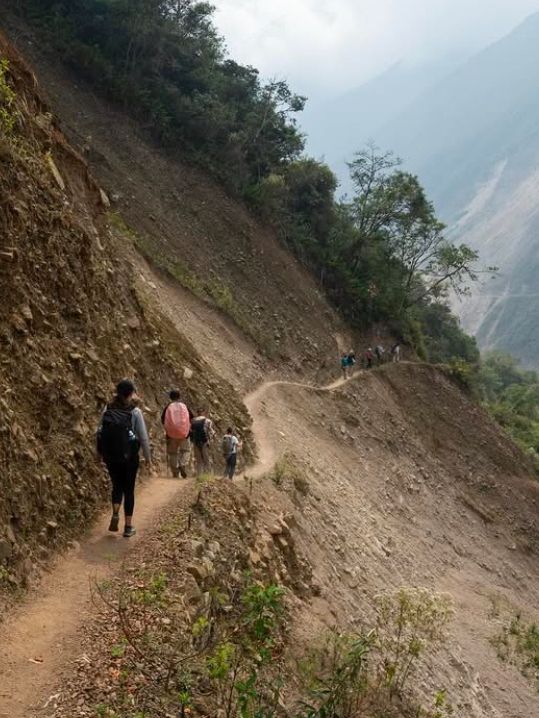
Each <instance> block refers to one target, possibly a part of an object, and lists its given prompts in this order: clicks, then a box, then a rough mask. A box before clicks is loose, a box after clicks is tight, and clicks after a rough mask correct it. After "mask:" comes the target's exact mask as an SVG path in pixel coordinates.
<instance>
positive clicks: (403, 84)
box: [301, 59, 457, 191]
mask: <svg viewBox="0 0 539 718" xmlns="http://www.w3.org/2000/svg"><path fill="white" fill-rule="evenodd" d="M456 66H457V60H456V59H454V60H453V59H447V60H445V61H440V62H438V63H434V62H433V63H429V64H427V65H420V66H418V67H408V66H407V65H406V64H404V63H402V62H401V63H396V64H395V65H392V66H391V67H390V68H389V69H388V70H386V71H385V72H383V73H382V74H381V75H379V76H377V77H375V78H374V79H372V80H370V81H369V82H367V83H365V84H364V85H362V86H361V87H358V88H357V89H355V90H350V91H349V92H347V93H345V94H343V95H340V96H338V97H335V98H333V99H332V100H331V101H324V102H322V103H320V102H318V103H316V102H308V103H307V106H306V108H305V110H304V112H303V116H302V120H301V123H302V126H303V127H304V128H305V130H306V132H307V146H308V150H309V152H310V153H312V154H313V155H314V156H315V157H323V158H324V159H325V161H326V162H327V163H328V164H329V165H330V166H331V167H332V169H333V170H334V172H336V173H337V176H338V178H339V180H340V182H341V188H342V189H343V190H344V191H348V190H349V189H350V183H349V174H348V168H347V166H346V162H349V161H351V159H352V157H353V154H354V152H357V151H359V150H360V149H361V148H362V147H363V146H364V144H365V143H366V142H368V141H369V140H371V139H373V138H375V137H376V136H377V135H378V132H379V130H380V128H381V127H383V126H384V125H385V124H387V122H388V121H389V120H390V118H392V117H395V116H398V115H400V114H401V113H402V112H404V111H405V110H406V109H407V108H408V107H410V106H413V104H414V102H415V101H416V100H417V98H418V97H420V96H421V95H422V94H423V93H424V92H425V91H426V90H428V89H429V88H430V87H431V86H433V85H435V84H436V83H437V82H439V81H440V80H441V79H442V77H444V76H445V75H448V74H449V73H450V72H451V71H452V70H453V69H454V68H455V67H456Z"/></svg>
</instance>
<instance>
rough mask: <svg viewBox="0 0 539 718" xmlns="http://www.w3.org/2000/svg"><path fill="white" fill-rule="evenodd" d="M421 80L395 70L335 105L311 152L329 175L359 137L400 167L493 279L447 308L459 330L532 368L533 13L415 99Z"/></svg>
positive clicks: (536, 246) (538, 77)
mask: <svg viewBox="0 0 539 718" xmlns="http://www.w3.org/2000/svg"><path fill="white" fill-rule="evenodd" d="M427 76H428V73H427V72H425V73H422V72H419V75H415V76H414V74H413V73H412V75H410V74H408V73H406V72H405V73H404V76H403V68H401V67H400V66H396V67H393V68H391V69H390V70H389V71H388V72H387V73H385V74H384V75H382V76H381V77H379V78H377V80H376V81H373V82H372V83H370V84H369V85H367V86H365V87H363V88H361V89H360V90H358V91H357V92H356V93H351V94H350V95H349V96H347V97H344V98H341V99H340V100H339V101H336V102H335V103H334V106H335V112H334V116H330V117H325V118H322V119H321V120H320V125H319V127H326V128H327V129H326V130H325V139H324V137H323V136H320V135H317V134H316V132H315V133H314V135H313V137H314V139H313V143H312V147H314V148H316V147H317V143H318V142H320V145H322V141H324V143H325V144H326V146H327V147H328V148H330V149H329V150H328V151H327V153H326V156H327V159H328V160H329V161H330V162H332V163H333V166H334V169H337V170H338V168H339V163H338V161H336V160H335V156H336V154H335V153H336V148H338V153H340V155H342V156H348V157H349V156H350V155H351V154H352V153H353V151H354V150H355V149H356V148H357V147H358V146H360V145H361V142H362V140H363V139H364V138H366V137H367V136H370V137H372V138H373V139H374V141H375V142H376V143H377V144H378V145H379V146H381V147H383V148H385V149H393V150H394V151H395V152H396V153H397V154H399V155H400V156H401V157H403V158H405V160H406V166H407V168H408V169H411V170H412V171H414V172H416V173H417V174H418V175H419V176H420V178H421V181H422V182H423V184H424V185H425V186H426V188H427V190H428V192H429V195H430V196H431V197H432V198H433V200H434V202H435V204H436V207H437V209H438V213H439V214H440V216H441V217H442V219H444V220H445V221H446V222H448V223H449V224H450V227H451V230H450V231H451V233H452V236H453V238H455V239H458V240H462V241H465V242H467V243H469V244H471V245H472V246H473V247H475V248H476V249H477V250H479V252H480V254H481V257H482V261H483V262H484V263H485V264H488V265H496V266H498V267H499V268H500V274H499V276H498V277H497V278H496V279H494V280H490V281H488V280H487V278H485V282H484V283H483V285H482V286H481V287H479V288H477V289H475V290H474V294H473V296H472V297H471V298H470V299H467V300H466V301H465V302H464V303H462V304H459V305H458V307H457V309H458V311H459V312H460V314H461V317H462V319H463V323H464V326H465V327H466V328H467V329H468V330H469V331H471V332H473V333H475V334H476V336H477V337H478V340H479V343H480V345H481V346H482V347H483V348H498V349H503V350H507V351H510V352H511V353H513V354H514V355H515V356H518V357H520V358H521V359H522V361H523V362H524V364H525V365H527V366H534V367H539V320H538V317H539V13H537V14H534V15H532V16H530V17H529V18H528V19H527V20H525V21H524V22H523V23H522V24H521V25H519V26H518V27H517V28H516V29H515V30H514V31H513V32H511V33H510V34H509V35H507V36H506V37H504V38H503V39H501V40H500V41H498V42H496V43H495V44H493V45H491V46H490V47H488V48H487V49H485V50H483V51H482V52H480V53H478V54H477V55H475V56H473V57H472V58H471V59H469V60H467V61H466V62H465V63H463V64H461V65H460V66H459V67H458V68H457V69H453V71H451V72H450V73H449V74H447V75H446V76H445V77H440V76H438V78H437V80H436V81H435V82H434V83H433V84H432V83H431V84H430V86H429V87H427V88H425V87H423V89H422V91H420V86H421V81H423V80H424V81H425V82H426V81H427V80H426V78H427ZM413 88H416V89H417V91H415V92H414V89H413ZM412 96H413V98H412ZM408 97H410V98H412V100H411V101H410V102H407V98H408ZM353 107H356V109H357V111H356V113H355V114H354V112H353V110H352V108H353ZM347 108H348V109H347ZM328 114H329V111H328ZM364 115H367V116H368V119H367V117H364ZM384 119H385V121H384ZM311 131H312V129H311ZM356 139H357V141H356ZM338 153H337V156H339V155H338Z"/></svg>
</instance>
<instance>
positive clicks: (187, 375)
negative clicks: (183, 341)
mask: <svg viewBox="0 0 539 718" xmlns="http://www.w3.org/2000/svg"><path fill="white" fill-rule="evenodd" d="M183 378H184V379H187V380H188V379H192V378H193V370H192V369H189V367H188V366H186V367H184V368H183Z"/></svg>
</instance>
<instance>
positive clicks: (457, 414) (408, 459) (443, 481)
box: [16, 364, 539, 718]
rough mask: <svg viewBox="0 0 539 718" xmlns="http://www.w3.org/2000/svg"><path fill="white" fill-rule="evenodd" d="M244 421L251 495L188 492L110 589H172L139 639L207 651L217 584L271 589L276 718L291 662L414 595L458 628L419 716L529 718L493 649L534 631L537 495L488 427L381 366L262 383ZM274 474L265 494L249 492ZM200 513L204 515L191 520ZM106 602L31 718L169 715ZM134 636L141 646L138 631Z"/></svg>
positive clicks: (446, 387) (446, 398) (167, 698)
mask: <svg viewBox="0 0 539 718" xmlns="http://www.w3.org/2000/svg"><path fill="white" fill-rule="evenodd" d="M410 387H413V388H414V391H413V392H411V391H410ZM247 403H248V405H249V408H250V411H251V413H252V415H253V419H254V422H253V430H254V433H255V437H256V440H257V443H258V444H259V445H260V446H261V447H262V448H263V451H261V456H263V457H264V460H265V462H266V465H265V466H262V467H255V468H254V471H253V473H251V472H249V475H250V476H251V477H253V476H255V477H256V481H252V482H251V483H250V484H248V483H245V482H243V481H239V482H237V483H235V484H234V485H233V486H230V485H229V484H227V483H225V484H224V485H223V484H217V485H216V486H208V487H206V489H205V490H204V492H203V494H202V499H200V494H199V499H196V496H195V492H192V490H191V489H189V490H188V493H186V494H185V495H184V496H183V497H182V499H181V500H180V501H178V503H177V504H176V505H175V506H173V507H172V509H171V512H170V513H169V514H167V515H166V516H165V517H164V520H163V522H162V524H161V525H160V526H158V527H156V530H155V532H154V533H153V534H152V535H151V536H150V537H149V539H148V543H147V544H146V545H141V546H140V548H139V551H138V553H137V554H136V555H135V556H133V557H132V559H130V560H129V561H128V565H127V567H126V571H125V573H124V574H123V576H122V575H117V576H116V577H115V579H114V582H115V585H116V586H117V587H118V590H120V591H123V592H124V593H123V595H124V597H125V596H126V595H129V593H130V592H133V596H135V597H136V591H137V590H138V591H139V592H140V586H141V582H145V581H146V582H149V581H151V580H152V577H155V576H157V575H160V576H164V577H165V582H166V583H167V585H170V587H171V589H170V590H171V593H170V596H169V597H167V600H166V601H165V602H163V603H159V604H158V605H156V607H155V609H152V608H151V606H150V608H149V609H148V610H146V611H145V621H147V623H143V624H142V625H144V626H146V625H148V624H149V625H151V626H152V627H153V626H156V628H155V629H154V630H158V629H157V626H158V625H159V622H161V621H163V623H165V621H166V626H168V627H169V628H167V629H166V636H165V637H164V640H166V641H167V645H169V642H174V641H175V636H176V634H175V633H174V631H178V634H177V635H178V638H179V637H180V636H181V635H182V634H181V630H185V631H187V634H189V631H190V628H189V627H190V626H191V625H192V623H193V622H195V621H196V620H197V619H199V618H200V616H201V615H202V616H206V615H208V616H210V619H211V621H212V626H213V629H214V630H215V631H216V633H217V634H218V631H219V625H220V622H221V621H222V620H226V615H227V613H226V612H221V613H220V612H219V610H218V609H215V608H212V607H211V606H210V608H208V606H207V603H208V602H207V599H205V596H206V595H214V594H218V595H220V596H223V597H224V598H223V600H225V599H226V601H227V603H226V605H227V611H234V610H235V608H234V602H235V600H236V599H235V597H236V598H237V596H238V593H239V592H240V591H241V572H240V571H237V570H231V569H230V567H239V566H241V567H242V571H247V572H248V575H252V576H253V577H255V578H256V579H257V580H260V581H263V582H265V583H267V582H268V581H271V582H274V581H277V582H278V583H279V584H281V585H283V586H285V587H286V589H287V604H288V607H289V611H290V613H289V617H288V626H287V635H286V639H285V646H283V645H282V644H279V650H278V655H279V658H280V657H281V651H283V649H285V650H286V653H285V656H286V660H287V661H288V664H287V665H288V671H287V672H286V674H285V680H284V682H283V685H282V686H281V694H282V700H281V705H285V706H286V707H287V709H288V710H289V711H290V712H292V711H291V707H292V705H293V702H294V698H295V697H297V691H298V684H297V680H296V678H297V677H296V668H297V666H296V664H295V662H294V659H295V658H298V657H299V656H302V655H303V656H304V655H311V653H310V652H311V651H313V649H314V647H315V646H317V645H318V643H319V642H320V641H321V638H322V637H323V636H325V635H326V636H327V631H328V630H329V629H330V628H335V627H336V628H337V630H339V631H343V632H348V631H353V630H361V628H362V627H365V626H369V625H370V624H371V621H372V618H373V608H374V597H375V596H378V595H380V594H381V593H385V592H387V591H392V590H395V589H399V588H401V587H403V586H407V587H410V586H424V587H426V588H428V589H429V590H431V591H437V592H440V591H441V592H444V593H445V594H448V595H449V596H450V597H451V601H452V604H453V606H454V611H455V615H454V619H453V621H452V625H451V627H450V633H449V636H448V638H447V639H446V640H445V641H444V643H443V646H442V647H441V650H439V651H437V652H436V653H435V654H434V655H429V657H428V663H429V667H428V668H425V670H423V671H421V673H420V675H419V676H418V677H417V680H414V681H413V683H414V685H415V690H416V691H417V692H418V694H419V696H420V697H421V700H422V701H423V703H424V705H429V704H430V703H431V701H432V697H433V696H434V695H435V694H436V693H437V691H440V690H441V689H444V690H445V691H446V692H447V697H448V700H449V701H450V702H451V704H452V705H453V706H454V713H453V715H455V716H456V717H457V718H517V717H518V718H535V716H536V715H537V710H538V709H539V696H538V694H537V692H536V690H535V686H534V681H533V678H526V677H525V676H524V675H522V674H521V673H520V671H519V669H518V667H517V666H516V665H512V664H505V663H503V662H502V661H501V660H500V659H499V657H498V655H497V651H496V647H495V645H493V642H494V641H495V640H496V639H497V637H498V636H499V635H500V632H501V630H502V628H503V626H504V625H506V624H507V623H508V622H509V621H510V620H511V619H512V618H513V617H514V616H515V615H517V614H519V613H521V614H522V615H523V616H524V618H525V620H526V621H530V620H535V618H536V616H537V607H538V605H539V603H538V601H539V595H538V592H537V586H538V585H539V584H538V582H537V562H536V555H537V550H538V549H539V534H538V531H537V518H536V504H537V501H538V500H539V487H538V485H537V483H536V482H535V481H532V480H530V479H529V474H528V472H529V467H528V465H527V462H526V460H525V459H524V458H523V456H522V454H521V453H520V452H519V451H518V450H517V449H515V447H514V446H513V445H512V444H511V442H510V441H509V439H508V438H507V436H505V435H504V433H503V432H502V431H501V430H500V429H499V427H498V426H496V425H495V424H494V423H493V422H492V420H491V419H490V418H489V417H488V416H487V415H486V414H485V413H484V412H483V411H482V410H481V409H480V408H479V407H477V406H475V405H474V404H473V403H472V402H470V401H469V400H468V399H467V398H466V397H465V396H464V395H463V394H462V393H461V391H460V390H459V389H458V388H457V387H456V386H455V385H453V384H452V383H451V382H450V381H449V380H448V379H447V378H446V377H445V376H444V375H442V374H441V373H440V372H439V371H437V370H436V369H434V368H432V367H429V366H421V365H418V366H416V365H405V364H402V365H400V366H394V365H390V366H387V367H385V368H383V369H382V370H375V371H374V372H371V373H370V374H367V373H362V374H358V375H356V377H354V378H353V379H352V380H351V381H349V382H348V383H347V384H346V385H342V382H336V386H333V387H332V388H323V389H317V388H315V387H309V386H305V385H303V386H302V385H301V384H299V383H295V384H291V383H287V382H270V383H266V384H264V385H262V386H261V387H259V389H258V390H257V391H256V392H255V393H253V394H251V395H250V396H249V397H248V398H247ZM367 407H368V408H367ZM283 457H284V458H283ZM274 463H276V466H277V467H280V468H279V469H278V471H276V473H274V474H273V477H274V478H273V479H271V478H270V477H271V474H270V477H266V478H264V477H260V476H258V474H259V468H260V469H264V468H266V469H267V468H268V467H270V466H272V464H274ZM197 501H201V502H202V504H203V506H204V509H205V510H204V511H203V512H201V511H194V510H193V506H194V505H196V502H197ZM189 514H191V515H192V521H190V522H189V523H188V515H189ZM186 526H189V528H187V529H186V528H185V527H186ZM163 546H166V550H165V551H163V550H162V548H163ZM208 552H209V553H208ZM207 556H209V557H210V558H209V560H210V562H211V568H210V570H209V572H208V571H206V572H204V571H202V570H201V569H199V567H202V566H204V565H206V566H208V567H210V564H208V563H207V561H208V559H207ZM156 557H158V558H157V559H156ZM140 566H145V567H146V569H145V571H146V573H144V574H141V572H140V570H137V569H138V568H139V567H140ZM134 573H135V576H136V581H135V583H134V580H133V574H134ZM106 599H107V601H106V603H102V604H101V608H100V612H99V614H98V615H97V616H95V617H94V618H93V619H92V620H89V621H87V622H86V624H85V627H84V630H83V638H82V645H81V646H80V647H79V649H78V650H74V655H73V658H74V659H78V660H73V661H70V664H69V665H68V666H66V669H65V673H64V675H63V677H62V678H61V679H60V680H58V681H57V683H55V685H53V686H51V687H50V691H49V692H48V695H50V696H51V697H52V699H51V701H50V702H49V705H48V708H47V710H45V711H44V712H43V714H44V715H47V716H51V717H52V716H54V718H67V717H68V716H71V715H73V714H74V712H75V711H76V712H77V714H78V715H81V716H91V715H93V711H94V710H95V708H94V706H95V705H98V704H99V705H101V706H102V707H103V710H105V708H108V709H109V710H110V711H112V710H114V711H116V712H120V710H121V706H122V701H123V700H125V698H124V696H128V699H129V705H130V706H132V707H135V708H139V707H140V706H143V705H144V706H151V707H152V710H153V711H154V713H155V715H160V714H165V713H167V712H168V713H173V711H174V709H175V706H177V701H178V698H177V692H176V691H175V690H174V688H172V690H171V691H170V693H167V688H166V687H164V683H163V682H162V681H160V680H159V678H158V676H157V674H156V670H155V668H154V670H150V667H155V665H156V661H157V665H159V661H161V660H165V657H164V655H162V654H160V653H159V650H153V649H151V650H150V649H147V650H146V651H144V652H143V653H142V655H138V654H137V655H136V656H135V657H133V649H132V646H129V647H128V648H127V650H126V651H125V653H124V654H122V655H121V656H118V655H117V654H118V651H116V652H115V651H114V646H118V645H122V641H124V640H125V637H124V636H123V634H122V629H121V625H118V621H117V620H116V619H115V611H116V609H115V605H114V601H111V600H110V594H107V595H106ZM182 600H183V601H184V602H185V603H179V602H180V601H182ZM205 602H206V603H205ZM178 605H181V606H182V610H181V616H182V617H183V619H182V621H184V622H185V626H184V627H183V629H180V628H179V616H178ZM205 606H206V607H205ZM133 610H134V611H136V610H138V609H137V608H136V606H135V605H133ZM154 610H155V612H154ZM228 615H230V614H228ZM232 615H233V616H235V613H232ZM137 620H138V614H137ZM139 623H140V621H139ZM104 625H106V626H107V627H110V629H109V630H107V631H103V626H104ZM237 625H238V624H236V629H235V630H236V631H237V630H238V628H237ZM131 628H132V629H133V630H134V633H130V634H129V638H130V641H131V642H133V643H132V645H134V646H137V643H138V640H139V638H140V636H139V631H140V629H137V622H136V620H135V621H134V622H133V624H132V625H131ZM170 631H172V634H171V633H170ZM184 650H187V652H188V655H191V654H190V650H189V648H184ZM276 654H277V651H276ZM192 660H194V662H195V667H194V668H193V675H192V682H190V683H189V685H190V686H191V689H192V690H193V694H192V705H193V712H194V715H201V716H202V715H213V714H215V713H216V710H217V708H218V706H219V703H218V702H217V703H216V702H215V701H216V700H217V701H218V696H215V695H214V694H213V686H212V685H211V683H209V682H208V681H207V680H204V681H203V690H202V691H201V693H200V694H199V693H198V692H197V688H196V687H197V685H198V678H197V668H196V657H194V658H192ZM189 665H191V664H190V663H189ZM31 670H38V669H35V667H34V668H32V669H31ZM186 670H188V669H187V667H186ZM104 675H107V676H110V679H108V680H103V679H102V677H103V676H104ZM122 676H124V678H122ZM139 676H146V678H145V679H144V680H142V678H140V677H139ZM179 680H180V681H181V680H186V678H185V674H183V673H182V675H181V676H180V679H179ZM171 685H172V684H171ZM158 706H159V708H158ZM152 714H153V713H152ZM292 714H293V715H296V713H293V712H292ZM21 715H22V714H21ZM105 715H106V713H105ZM120 715H121V712H120ZM384 715H401V714H399V713H398V712H397V713H389V714H387V713H385V714H384ZM16 718H19V717H18V716H16Z"/></svg>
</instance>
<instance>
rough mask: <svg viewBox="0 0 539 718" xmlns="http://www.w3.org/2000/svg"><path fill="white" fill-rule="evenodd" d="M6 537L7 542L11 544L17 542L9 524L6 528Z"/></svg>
mask: <svg viewBox="0 0 539 718" xmlns="http://www.w3.org/2000/svg"><path fill="white" fill-rule="evenodd" d="M6 536H7V539H8V541H10V542H11V543H16V542H17V539H16V537H15V532H14V531H13V528H12V527H11V525H10V524H8V525H7V526H6Z"/></svg>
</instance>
